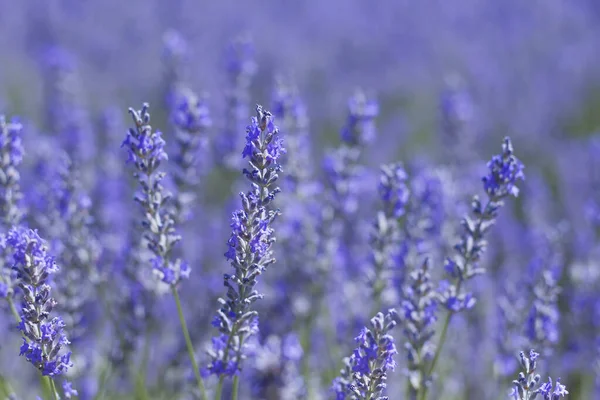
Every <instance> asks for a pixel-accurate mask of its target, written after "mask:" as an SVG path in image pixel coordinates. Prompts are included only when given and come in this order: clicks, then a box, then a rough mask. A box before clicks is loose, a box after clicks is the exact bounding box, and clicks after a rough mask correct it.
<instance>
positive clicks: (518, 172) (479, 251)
mask: <svg viewBox="0 0 600 400" xmlns="http://www.w3.org/2000/svg"><path fill="white" fill-rule="evenodd" d="M488 168H489V174H488V175H487V176H485V177H484V178H483V186H484V189H485V191H486V193H487V195H488V201H487V203H486V204H485V205H484V204H483V203H482V202H481V201H480V200H479V198H478V197H477V196H475V197H473V201H472V202H471V213H472V217H471V216H466V217H464V218H463V220H462V222H461V226H462V234H461V239H460V242H459V243H458V244H456V245H455V246H454V250H455V252H456V256H454V257H449V258H448V259H447V260H446V264H445V265H444V269H445V270H446V273H447V275H448V276H449V278H450V280H451V282H450V284H449V285H446V287H445V289H444V290H442V291H441V297H442V301H443V303H444V304H445V305H446V308H447V309H448V310H449V311H450V312H453V313H456V312H460V311H462V310H464V309H468V308H471V307H472V306H473V305H474V302H475V298H474V297H473V296H472V294H470V293H468V292H465V291H464V285H463V283H464V282H465V281H468V280H470V279H471V278H473V277H475V276H476V275H479V274H482V273H484V269H483V268H482V267H480V265H479V263H480V259H481V256H482V255H483V253H484V251H485V249H486V245H487V241H486V240H485V236H486V234H487V232H488V230H489V229H490V228H491V227H492V226H493V224H494V222H495V220H496V217H497V216H498V211H499V209H500V208H501V207H502V206H503V205H504V203H503V201H502V200H503V199H504V198H505V197H508V196H517V194H518V193H519V189H518V188H517V186H516V184H517V181H519V180H523V179H524V178H525V175H524V174H523V165H522V164H521V162H520V161H519V160H518V159H517V158H516V157H515V156H514V154H513V148H512V144H511V142H510V139H509V138H505V139H504V143H503V145H502V154H501V155H496V156H494V157H492V160H491V161H490V162H489V163H488Z"/></svg>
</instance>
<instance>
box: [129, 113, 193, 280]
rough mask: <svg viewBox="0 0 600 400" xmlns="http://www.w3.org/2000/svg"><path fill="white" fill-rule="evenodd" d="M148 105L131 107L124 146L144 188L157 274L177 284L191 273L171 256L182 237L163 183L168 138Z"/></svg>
mask: <svg viewBox="0 0 600 400" xmlns="http://www.w3.org/2000/svg"><path fill="white" fill-rule="evenodd" d="M148 108H149V106H148V104H144V105H143V106H142V109H141V110H140V111H135V110H133V109H131V108H130V109H129V113H130V114H131V116H132V118H133V121H134V123H135V128H131V129H129V131H128V133H127V137H126V138H125V140H124V141H123V145H122V146H124V147H126V148H127V150H128V154H129V161H132V162H133V163H134V164H135V167H136V170H137V172H136V173H135V176H136V178H137V179H138V182H139V184H140V187H141V192H140V193H138V194H137V195H136V197H135V200H136V201H137V202H138V203H139V204H140V205H141V206H142V209H143V210H144V216H145V219H144V220H143V221H142V226H143V227H144V230H145V238H146V239H147V240H148V248H149V249H150V251H152V253H153V254H154V256H155V257H154V259H153V261H152V266H153V269H154V272H155V275H156V276H157V277H158V279H160V280H161V281H163V282H165V283H167V284H169V285H171V286H176V285H177V284H178V283H179V282H180V281H181V280H182V279H185V278H187V277H188V276H189V272H190V271H189V266H188V265H187V264H186V263H184V262H182V261H181V260H179V259H177V260H175V261H173V260H171V259H170V258H169V255H170V253H171V252H172V250H173V248H174V247H175V245H176V244H177V242H179V241H180V239H181V237H180V236H179V235H177V234H176V230H175V220H174V217H173V215H172V212H171V210H170V209H169V208H168V207H167V206H168V202H169V200H170V199H171V194H170V193H168V192H167V191H166V190H165V189H164V188H163V186H162V184H161V182H162V180H163V178H164V176H165V173H164V172H162V171H159V167H160V164H161V162H162V161H164V160H167V158H168V157H167V153H166V151H165V141H164V140H163V139H162V137H161V134H160V132H154V131H152V127H151V126H150V113H149V111H148Z"/></svg>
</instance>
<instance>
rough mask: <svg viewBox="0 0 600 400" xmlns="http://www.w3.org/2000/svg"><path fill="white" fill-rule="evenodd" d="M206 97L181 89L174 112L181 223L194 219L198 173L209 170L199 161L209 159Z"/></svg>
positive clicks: (177, 210) (178, 218)
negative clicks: (193, 209) (192, 211)
mask: <svg viewBox="0 0 600 400" xmlns="http://www.w3.org/2000/svg"><path fill="white" fill-rule="evenodd" d="M206 97H207V96H206V95H202V96H200V97H199V96H197V95H196V94H195V93H193V92H192V91H191V90H188V89H181V90H180V94H179V97H178V99H177V103H176V105H175V107H174V109H173V110H172V111H171V120H172V121H173V125H174V126H175V141H176V143H177V151H176V152H175V154H174V157H173V161H174V164H175V171H174V174H173V180H174V181H175V186H176V187H177V194H176V196H175V202H174V203H175V212H174V213H173V214H174V215H173V217H174V218H175V219H176V221H177V222H178V223H182V222H185V221H188V220H189V219H190V216H191V208H192V207H191V204H193V203H194V201H195V200H196V194H195V192H196V191H197V188H198V175H199V173H198V171H202V170H203V169H205V168H206V163H204V165H198V164H199V163H198V161H200V160H197V159H198V158H199V157H198V156H199V155H201V156H202V158H206V157H205V156H206V155H207V151H206V150H207V146H208V143H207V138H208V131H209V129H210V127H211V126H212V121H211V119H210V113H209V109H208V106H207V101H206Z"/></svg>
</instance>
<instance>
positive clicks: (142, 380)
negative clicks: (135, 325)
mask: <svg viewBox="0 0 600 400" xmlns="http://www.w3.org/2000/svg"><path fill="white" fill-rule="evenodd" d="M149 336H150V333H149V332H148V329H146V334H145V337H144V349H143V351H142V361H141V365H140V366H139V367H138V368H137V369H136V373H135V375H136V378H135V397H136V399H140V400H150V395H149V394H148V389H147V388H146V370H147V365H148V353H149V348H150V339H149Z"/></svg>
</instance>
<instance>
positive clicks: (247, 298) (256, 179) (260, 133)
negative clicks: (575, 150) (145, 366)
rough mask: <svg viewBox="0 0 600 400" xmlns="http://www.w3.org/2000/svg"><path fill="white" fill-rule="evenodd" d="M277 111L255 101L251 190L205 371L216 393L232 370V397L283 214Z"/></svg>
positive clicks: (249, 140) (249, 136) (247, 153)
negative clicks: (278, 204) (278, 199)
mask: <svg viewBox="0 0 600 400" xmlns="http://www.w3.org/2000/svg"><path fill="white" fill-rule="evenodd" d="M285 151H286V150H285V148H284V147H283V141H282V139H281V137H280V136H279V130H278V128H277V127H276V126H275V124H274V121H273V116H272V114H271V113H270V112H268V111H266V110H264V109H263V108H262V106H257V107H256V117H254V118H252V122H251V124H250V125H249V126H248V127H247V128H246V146H245V147H244V151H243V153H242V155H243V157H244V158H246V157H247V158H248V159H249V161H248V164H249V166H250V169H246V168H245V169H244V170H243V173H244V175H245V177H246V178H247V179H248V180H249V181H250V183H251V189H250V190H249V191H248V192H247V193H241V194H240V197H241V200H242V208H241V209H240V210H238V211H236V212H235V213H233V215H232V218H231V228H232V233H231V237H230V238H229V241H228V250H227V252H226V253H225V257H226V258H227V259H228V260H229V261H230V263H231V266H232V267H233V269H234V272H233V273H232V274H229V273H227V274H224V285H225V287H226V288H227V297H226V298H220V299H219V303H220V304H221V307H220V309H219V310H218V311H217V315H216V316H215V318H214V320H213V326H215V327H216V328H217V329H218V330H219V332H220V334H219V335H218V336H216V337H214V338H213V346H212V349H211V350H209V352H208V354H209V356H210V358H211V362H210V364H209V365H208V367H207V368H206V373H207V374H213V375H216V376H218V377H219V386H218V388H217V394H216V398H217V399H220V398H221V390H222V386H223V382H224V379H225V377H227V376H229V377H231V376H234V384H233V385H234V389H233V395H232V396H233V398H235V399H237V395H238V392H237V391H238V385H239V381H238V379H239V375H237V373H238V371H240V370H241V368H242V361H243V360H244V358H245V357H246V354H245V352H246V348H247V341H248V339H249V338H250V337H251V336H252V335H254V334H256V333H257V331H258V315H257V312H256V311H253V310H252V309H251V305H252V304H253V303H254V302H255V301H257V300H259V299H261V298H262V295H261V294H260V293H259V292H258V291H257V290H256V289H255V286H256V284H257V278H258V277H259V276H260V275H261V274H262V273H263V272H264V271H265V270H266V268H267V267H268V266H270V265H271V264H273V263H274V262H275V258H274V257H273V251H272V249H271V247H272V244H273V242H274V241H275V236H274V230H273V228H272V223H273V220H274V219H275V218H276V217H277V215H278V214H279V211H278V210H275V209H273V208H272V202H273V200H274V199H275V196H276V195H277V193H279V192H280V189H279V188H278V187H274V186H273V185H274V183H275V182H276V181H277V179H278V177H279V176H278V173H279V172H280V171H281V166H280V165H279V164H278V160H279V158H280V157H281V155H282V154H284V153H285Z"/></svg>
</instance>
